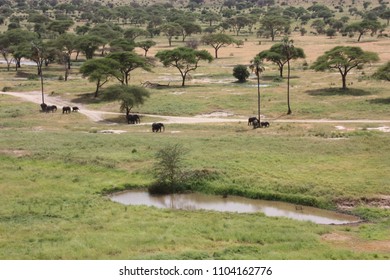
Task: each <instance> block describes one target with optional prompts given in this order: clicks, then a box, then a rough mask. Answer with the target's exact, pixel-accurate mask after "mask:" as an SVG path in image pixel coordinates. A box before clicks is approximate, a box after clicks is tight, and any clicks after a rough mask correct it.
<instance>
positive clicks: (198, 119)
mask: <svg viewBox="0 0 390 280" xmlns="http://www.w3.org/2000/svg"><path fill="white" fill-rule="evenodd" d="M0 94H1V95H2V94H6V95H12V96H15V97H19V98H21V99H24V100H27V101H29V102H33V103H36V104H41V103H42V97H41V93H40V92H39V91H32V92H1V93H0ZM44 98H45V103H46V104H48V105H52V104H54V105H56V106H58V107H62V106H71V107H73V106H77V107H79V109H80V111H79V112H80V113H81V114H84V115H85V116H87V117H88V118H89V119H90V120H92V121H94V122H104V121H105V119H104V116H105V115H121V114H120V113H114V112H105V111H97V110H89V109H86V108H85V107H84V106H83V105H82V104H80V103H74V102H69V101H65V100H63V99H61V98H60V97H57V96H50V95H45V96H44ZM143 115H144V116H148V117H156V118H162V119H164V121H163V122H164V123H188V124H197V123H224V122H247V120H248V119H247V118H246V117H241V118H231V117H229V116H228V115H226V116H224V115H223V114H218V113H216V114H208V115H198V116H194V117H177V116H161V115H151V114H143ZM221 116H223V117H221ZM268 120H270V119H268ZM271 120H272V121H273V122H278V123H390V120H366V119H363V120H329V119H306V120H294V119H271ZM144 124H145V123H144ZM146 124H148V123H146Z"/></svg>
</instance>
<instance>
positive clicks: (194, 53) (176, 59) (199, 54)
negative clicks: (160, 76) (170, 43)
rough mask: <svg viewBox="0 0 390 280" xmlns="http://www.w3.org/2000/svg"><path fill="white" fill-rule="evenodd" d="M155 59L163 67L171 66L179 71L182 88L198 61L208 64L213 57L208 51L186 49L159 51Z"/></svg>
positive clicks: (196, 66)
mask: <svg viewBox="0 0 390 280" xmlns="http://www.w3.org/2000/svg"><path fill="white" fill-rule="evenodd" d="M156 57H157V58H158V59H159V60H160V61H161V62H162V63H163V65H164V66H165V67H170V66H173V67H175V68H177V69H178V70H179V72H180V75H181V77H182V84H181V85H182V86H184V85H185V80H186V77H187V74H188V73H189V72H191V71H194V70H196V69H197V68H198V64H199V61H200V60H206V61H208V62H211V61H212V60H213V57H212V56H211V54H210V53H209V52H208V51H205V50H201V51H198V50H194V49H191V48H187V47H179V48H175V49H173V50H164V51H159V52H158V53H157V54H156Z"/></svg>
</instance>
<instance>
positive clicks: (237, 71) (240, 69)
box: [233, 65, 250, 83]
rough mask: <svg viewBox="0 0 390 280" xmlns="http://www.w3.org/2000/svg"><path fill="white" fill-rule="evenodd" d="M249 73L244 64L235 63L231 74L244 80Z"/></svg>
mask: <svg viewBox="0 0 390 280" xmlns="http://www.w3.org/2000/svg"><path fill="white" fill-rule="evenodd" d="M249 75H250V73H249V71H248V68H247V67H246V66H245V65H237V66H235V67H234V68H233V76H234V77H235V78H236V79H237V80H238V81H239V82H240V83H244V82H246V79H247V78H248V77H249Z"/></svg>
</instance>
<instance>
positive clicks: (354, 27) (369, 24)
mask: <svg viewBox="0 0 390 280" xmlns="http://www.w3.org/2000/svg"><path fill="white" fill-rule="evenodd" d="M380 27H381V24H380V23H379V22H378V21H376V20H363V21H361V22H356V23H352V24H350V25H348V26H347V28H346V30H347V31H352V32H358V33H359V37H358V40H357V41H358V42H360V39H361V38H362V36H363V35H364V34H366V33H367V32H369V31H370V32H371V35H373V34H375V33H376V32H377V31H378V29H380Z"/></svg>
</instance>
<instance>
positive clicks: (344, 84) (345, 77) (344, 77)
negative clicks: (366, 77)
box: [341, 73, 347, 90]
mask: <svg viewBox="0 0 390 280" xmlns="http://www.w3.org/2000/svg"><path fill="white" fill-rule="evenodd" d="M341 79H342V81H343V89H344V90H345V89H347V74H343V73H341Z"/></svg>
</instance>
